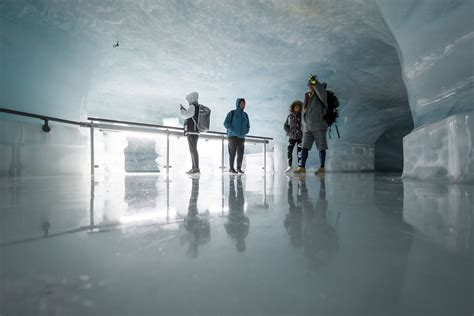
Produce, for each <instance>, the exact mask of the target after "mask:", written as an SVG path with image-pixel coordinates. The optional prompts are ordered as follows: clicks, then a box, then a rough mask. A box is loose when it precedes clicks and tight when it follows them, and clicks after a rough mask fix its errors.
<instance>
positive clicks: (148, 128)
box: [0, 108, 273, 176]
mask: <svg viewBox="0 0 474 316" xmlns="http://www.w3.org/2000/svg"><path fill="white" fill-rule="evenodd" d="M0 113H7V114H12V115H19V116H24V117H31V118H36V119H40V120H42V121H44V125H43V131H44V132H49V131H50V128H49V126H48V121H54V122H59V123H64V124H71V125H76V126H80V127H88V128H89V129H90V137H91V139H90V146H91V175H92V176H94V173H95V168H96V167H97V166H96V165H95V157H94V128H95V127H97V128H99V129H104V130H122V131H124V130H125V131H126V130H128V131H135V132H143V133H157V132H158V130H159V132H160V133H165V134H166V139H167V144H166V166H165V168H166V169H167V172H169V168H171V166H170V164H169V151H170V150H169V137H170V135H175V136H180V135H184V130H183V128H181V127H176V126H166V125H158V124H149V123H139V122H130V121H120V120H111V119H103V118H98V117H88V120H89V121H90V122H76V121H71V120H65V119H61V118H57V117H53V116H46V115H40V114H34V113H28V112H22V111H16V110H11V109H5V108H0ZM96 122H97V123H96ZM100 122H103V123H106V124H101V123H100ZM107 123H108V124H107ZM113 124H122V126H119V125H113ZM123 125H129V126H123ZM153 129H158V130H153ZM181 133H183V134H181ZM190 134H199V135H202V136H203V137H205V138H209V139H218V140H220V141H221V143H222V145H221V157H222V158H221V167H220V168H221V169H222V170H224V140H225V139H228V137H227V134H226V133H223V132H215V131H208V132H206V133H190ZM246 138H249V140H250V142H253V143H262V144H263V170H265V171H266V161H267V159H266V154H267V144H268V143H269V141H270V140H273V138H271V137H263V136H252V135H248V136H246ZM252 140H253V141H252Z"/></svg>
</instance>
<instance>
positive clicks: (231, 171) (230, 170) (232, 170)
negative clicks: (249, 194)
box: [229, 168, 237, 174]
mask: <svg viewBox="0 0 474 316" xmlns="http://www.w3.org/2000/svg"><path fill="white" fill-rule="evenodd" d="M229 173H233V174H236V173H237V171H235V169H234V168H230V169H229Z"/></svg>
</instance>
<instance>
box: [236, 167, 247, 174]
mask: <svg viewBox="0 0 474 316" xmlns="http://www.w3.org/2000/svg"><path fill="white" fill-rule="evenodd" d="M237 172H238V173H241V174H244V173H245V172H243V170H242V169H240V168H237Z"/></svg>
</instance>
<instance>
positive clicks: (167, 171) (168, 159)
mask: <svg viewBox="0 0 474 316" xmlns="http://www.w3.org/2000/svg"><path fill="white" fill-rule="evenodd" d="M166 173H167V174H169V173H170V130H169V129H167V130H166Z"/></svg>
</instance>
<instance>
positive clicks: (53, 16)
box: [0, 0, 474, 181]
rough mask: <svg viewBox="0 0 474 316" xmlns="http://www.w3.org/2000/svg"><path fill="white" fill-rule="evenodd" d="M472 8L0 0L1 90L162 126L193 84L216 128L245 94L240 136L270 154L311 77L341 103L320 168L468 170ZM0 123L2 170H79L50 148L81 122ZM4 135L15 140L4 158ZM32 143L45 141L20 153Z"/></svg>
mask: <svg viewBox="0 0 474 316" xmlns="http://www.w3.org/2000/svg"><path fill="white" fill-rule="evenodd" d="M472 5H473V4H472V1H451V2H449V3H445V1H427V2H419V1H408V0H404V1H337V2H334V3H332V2H329V1H320V2H319V1H291V2H286V1H255V2H251V1H234V2H231V3H224V2H222V1H208V2H200V1H188V2H180V1H171V2H162V1H143V2H135V1H119V2H114V1H112V2H109V1H101V2H94V3H86V2H71V1H3V2H2V4H1V23H2V24H1V25H2V27H1V32H2V42H1V58H2V63H1V67H2V71H1V94H0V101H1V104H2V108H8V109H13V110H19V111H23V112H28V113H35V114H41V115H46V116H53V117H60V118H63V119H69V120H74V121H83V120H85V119H87V117H102V118H109V119H115V120H127V121H137V122H146V123H156V124H162V123H163V120H166V119H167V118H176V117H178V115H177V112H178V111H177V104H179V103H181V102H183V101H184V96H185V95H186V94H187V93H189V92H190V91H198V92H199V93H200V95H201V99H200V101H201V102H202V103H203V104H206V105H208V106H209V107H211V108H212V111H213V112H212V118H213V119H212V120H211V129H213V130H217V131H222V130H223V127H222V121H223V117H225V114H226V113H227V112H228V111H229V109H232V107H233V104H234V100H235V99H236V98H237V97H239V96H245V97H246V98H247V100H248V103H249V106H248V108H247V111H248V113H249V115H250V116H251V118H252V133H253V134H255V135H265V136H268V137H272V138H273V139H274V144H276V146H271V148H270V150H272V149H275V148H276V149H277V150H278V149H279V148H282V146H278V144H284V143H285V142H286V140H285V133H284V131H283V130H282V128H281V126H282V122H283V121H284V120H285V118H286V114H287V112H288V106H289V104H290V103H291V102H292V101H293V100H296V99H302V98H303V96H304V92H305V91H306V85H305V82H306V79H307V77H308V75H309V74H311V73H315V74H317V75H318V76H319V78H321V80H322V81H324V82H326V83H327V85H328V89H331V90H333V91H335V92H336V93H337V96H338V98H339V100H340V104H341V107H340V117H339V120H338V128H339V131H340V135H341V138H340V139H339V138H337V137H336V133H335V131H332V133H331V134H332V137H331V140H330V147H331V149H332V150H330V151H329V152H328V154H329V156H330V157H329V159H328V170H333V171H361V170H364V171H367V170H368V171H371V170H380V171H387V170H390V171H402V169H403V170H404V171H405V175H406V176H409V177H416V178H447V179H449V180H452V181H470V180H472V174H473V168H474V167H473V160H472V159H473V158H472V142H473V140H472V137H471V136H470V135H471V132H472V114H470V112H472V110H473V104H472V99H473V98H472V80H473V79H472V78H473V76H472V75H473V63H472V58H471V55H472V48H473V44H472V43H473V39H472V37H473V35H472V31H473V25H472ZM116 42H118V43H119V46H118V47H115V45H114V43H116ZM1 119H2V127H3V128H2V135H1V139H0V141H1V144H2V146H1V148H2V150H1V152H0V153H1V156H2V159H1V160H2V165H1V166H0V174H2V175H9V174H12V172H13V171H12V170H13V169H15V170H16V169H18V170H17V171H15V172H18V174H23V175H29V174H31V175H34V174H45V175H47V174H50V173H55V174H74V173H84V172H88V168H86V167H85V166H83V162H84V160H85V159H82V158H81V159H78V160H76V161H74V160H72V159H68V160H67V161H61V157H60V156H65V155H69V154H70V153H71V147H73V148H74V149H73V151H75V152H74V155H73V156H76V157H86V156H87V154H86V151H87V150H88V149H87V148H86V147H88V146H85V142H86V141H87V137H86V136H87V131H86V133H85V135H86V136H84V132H83V131H80V130H81V129H79V130H77V129H71V128H70V127H64V128H66V129H67V131H64V132H60V133H59V132H58V133H57V134H62V135H54V134H55V133H52V134H51V135H48V136H45V135H33V134H35V132H36V131H37V128H36V127H35V126H31V124H30V122H22V123H19V122H18V121H22V120H18V117H14V116H13V117H12V116H11V115H2V117H1ZM30 127H31V130H30ZM59 128H63V127H62V126H61V127H59ZM414 128H415V129H416V130H415V131H414ZM435 130H436V132H434V131H435ZM31 133H33V134H31ZM433 133H436V136H433V137H431V136H429V135H433ZM20 134H21V136H20ZM404 137H405V143H404V147H403V144H402V142H403V139H404ZM430 137H431V138H430ZM15 143H24V144H23V145H22V146H21V147H22V149H20V150H18V149H15V150H17V151H18V152H17V155H15V153H14V151H15V150H13V147H14V146H13V147H12V144H15ZM422 144H424V145H422ZM425 145H426V146H425ZM35 146H41V147H42V148H43V150H39V151H40V152H41V154H40V155H34V156H35V157H34V159H30V158H29V157H32V155H31V154H32V153H34V152H36V151H38V150H37V148H36V147H35ZM47 147H51V150H44V148H47ZM283 147H284V145H283ZM34 148H35V149H34ZM53 148H54V149H53ZM402 148H404V149H403V150H402ZM67 152H69V154H68V153H67ZM276 156H277V157H280V156H282V155H276ZM269 157H270V158H274V157H273V156H272V155H270V156H269ZM277 159H278V158H277ZM15 160H16V161H15ZM53 161H54V162H55V163H52V162H53ZM51 164H56V166H57V168H55V167H53V166H51V167H46V165H51ZM13 165H15V167H12V166H13ZM59 165H60V166H61V167H59ZM80 165H81V166H80ZM280 165H281V163H278V161H275V163H274V164H273V168H274V169H275V171H281V170H280V169H281V167H280ZM20 166H21V167H20Z"/></svg>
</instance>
